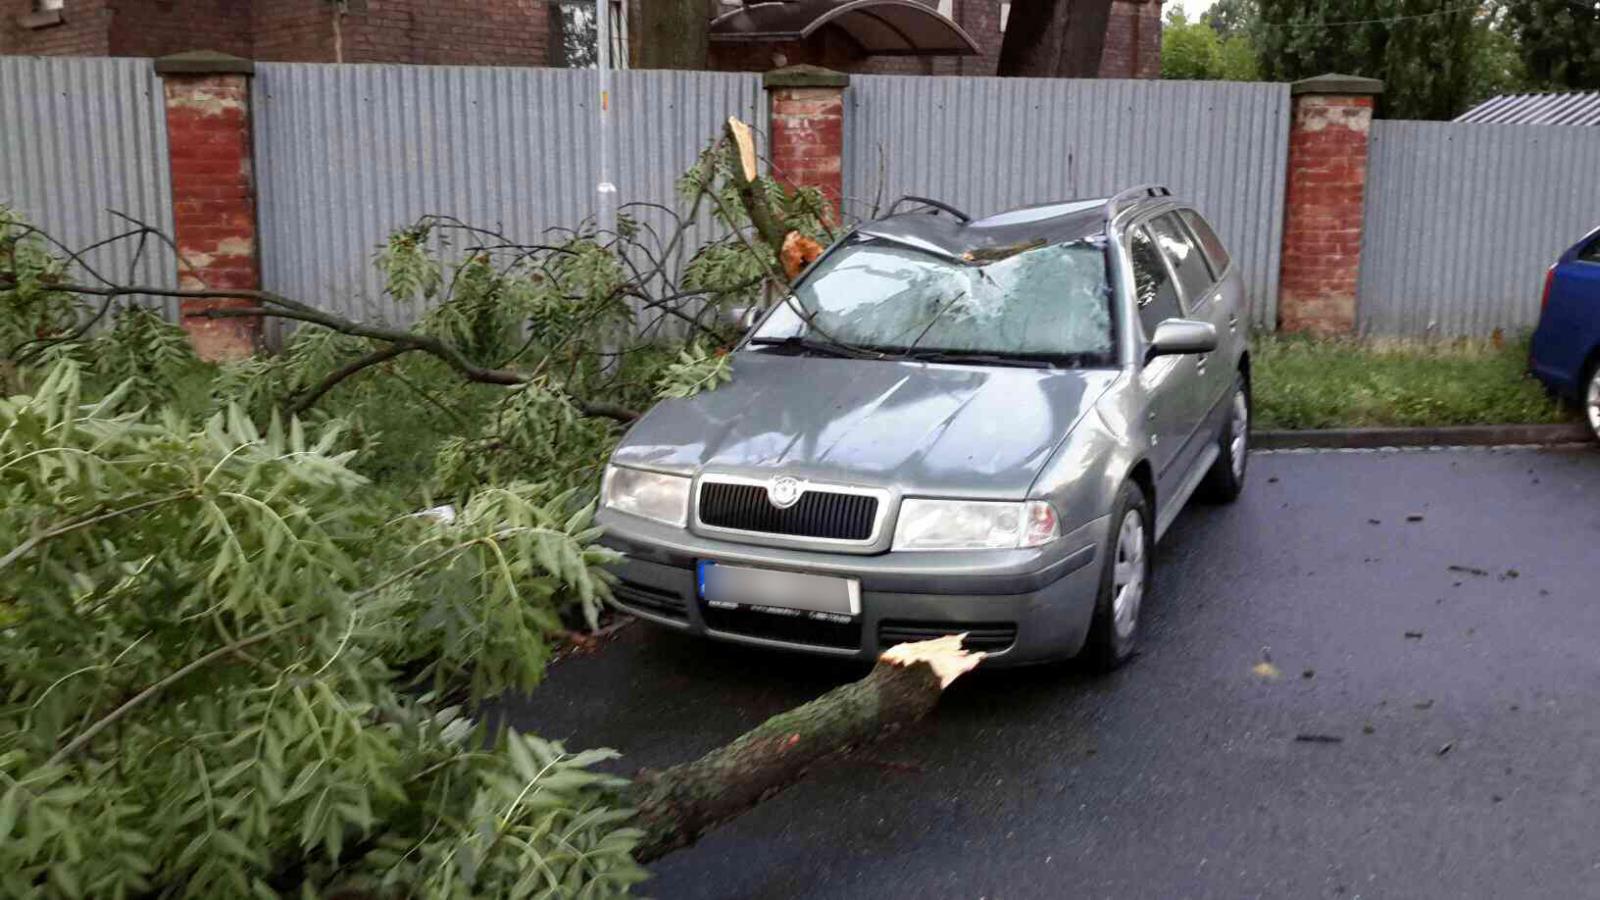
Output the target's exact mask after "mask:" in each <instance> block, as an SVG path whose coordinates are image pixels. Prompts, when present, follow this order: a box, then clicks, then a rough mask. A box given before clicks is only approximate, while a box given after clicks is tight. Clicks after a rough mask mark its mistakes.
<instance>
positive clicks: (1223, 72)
mask: <svg viewBox="0 0 1600 900" xmlns="http://www.w3.org/2000/svg"><path fill="white" fill-rule="evenodd" d="M1161 77H1162V78H1167V79H1180V80H1209V81H1255V80H1256V79H1257V78H1258V77H1260V72H1259V67H1258V66H1257V65H1256V54H1255V48H1254V47H1253V46H1251V44H1250V38H1249V36H1248V35H1245V34H1233V35H1228V36H1223V35H1222V34H1220V33H1219V32H1218V31H1217V30H1216V29H1215V28H1213V27H1212V26H1211V25H1210V24H1209V23H1207V22H1206V21H1204V20H1202V21H1200V22H1189V21H1188V20H1187V19H1185V18H1184V15H1183V10H1182V9H1179V8H1177V7H1174V8H1173V9H1172V11H1171V12H1169V13H1168V14H1167V21H1166V24H1165V25H1164V26H1163V27H1162V29H1161Z"/></svg>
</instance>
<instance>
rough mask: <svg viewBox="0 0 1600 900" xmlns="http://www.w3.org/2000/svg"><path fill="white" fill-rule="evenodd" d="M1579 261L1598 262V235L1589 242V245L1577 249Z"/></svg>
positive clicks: (1599, 242) (1599, 244)
mask: <svg viewBox="0 0 1600 900" xmlns="http://www.w3.org/2000/svg"><path fill="white" fill-rule="evenodd" d="M1578 259H1579V261H1581V262H1592V263H1600V237H1597V238H1595V239H1594V240H1592V241H1590V242H1589V246H1587V247H1585V248H1583V249H1582V250H1579V251H1578Z"/></svg>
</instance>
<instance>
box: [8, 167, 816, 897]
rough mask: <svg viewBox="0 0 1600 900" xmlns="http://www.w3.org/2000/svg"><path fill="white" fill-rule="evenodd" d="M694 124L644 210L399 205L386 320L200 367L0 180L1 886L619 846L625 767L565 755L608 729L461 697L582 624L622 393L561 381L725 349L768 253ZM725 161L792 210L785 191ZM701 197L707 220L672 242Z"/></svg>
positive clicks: (604, 863) (632, 874) (701, 373)
mask: <svg viewBox="0 0 1600 900" xmlns="http://www.w3.org/2000/svg"><path fill="white" fill-rule="evenodd" d="M723 158H724V156H723V155H722V154H717V153H708V154H707V155H706V156H705V157H703V158H702V160H701V163H700V164H699V165H697V166H696V169H695V171H693V172H691V173H690V174H689V175H688V176H686V177H685V179H684V182H683V186H684V188H685V191H686V194H685V198H686V201H687V202H688V203H689V205H690V210H689V213H688V215H687V216H686V217H684V218H683V219H681V220H680V221H679V223H678V227H677V228H676V230H675V231H670V232H669V233H667V234H658V233H657V232H656V231H654V230H652V228H651V227H648V226H647V225H646V224H645V223H643V222H642V221H637V220H635V219H634V218H632V217H629V216H625V217H624V218H623V220H622V227H619V229H618V234H617V235H616V236H606V237H604V238H603V237H602V236H601V235H598V234H596V233H595V232H594V231H593V230H592V229H588V230H582V231H577V232H570V231H566V232H552V235H551V236H547V238H548V240H547V241H546V242H545V243H540V244H517V243H515V242H513V241H511V240H509V239H507V238H505V237H504V236H502V235H499V234H496V233H494V232H489V231H484V230H480V229H476V228H472V227H470V226H467V225H465V224H464V223H460V222H456V221H454V220H451V219H445V218H439V217H425V218H423V219H422V220H419V221H418V222H416V223H413V224H412V225H410V226H408V227H406V228H404V229H402V230H401V231H399V232H397V233H396V234H395V235H394V236H393V237H392V238H391V239H390V240H389V241H388V242H387V243H386V245H385V246H384V247H383V248H382V249H381V250H380V251H379V252H378V254H377V255H376V263H377V265H378V267H379V269H380V271H381V273H382V275H383V280H384V284H385V288H386V292H387V298H388V302H390V303H391V304H392V307H391V311H392V315H386V316H383V317H381V318H383V319H384V320H385V321H394V322H400V323H402V324H400V325H398V326H389V325H379V326H368V325H363V324H362V323H350V322H342V321H339V320H333V321H328V320H326V319H324V320H323V321H321V322H320V323H319V322H317V321H316V319H317V318H318V317H317V316H311V318H312V320H313V321H294V322H292V323H291V324H292V325H293V330H292V331H291V332H290V333H289V336H288V338H287V340H286V341H285V343H284V345H283V347H282V349H281V352H279V353H277V354H275V355H271V356H262V357H257V358H252V359H244V360H235V361H229V362H226V363H222V364H216V365H213V364H209V363H205V362H202V361H201V360H199V359H197V358H196V357H195V355H194V353H193V352H192V350H191V349H190V346H189V343H188V341H187V340H186V339H185V338H184V335H183V333H182V332H181V330H179V329H177V328H176V327H174V326H173V325H171V324H170V323H167V322H164V321H163V320H162V319H161V318H160V316H158V315H157V314H155V313H154V312H152V311H150V310H147V309H144V308H141V307H138V306H130V307H128V308H126V309H120V310H119V309H118V308H117V307H118V304H120V303H121V302H123V301H125V300H127V299H129V298H128V297H127V296H125V295H124V294H123V293H122V292H120V291H117V290H112V291H111V292H110V293H111V295H110V296H105V295H102V294H93V293H90V294H84V293H74V292H72V291H69V290H66V289H65V288H68V287H74V286H77V287H82V286H83V283H84V280H85V273H84V271H81V268H82V267H81V264H80V263H77V262H75V261H73V260H72V259H71V257H70V256H69V255H68V254H65V253H64V252H62V248H60V247H59V246H57V245H54V244H52V243H51V242H50V241H49V240H47V239H46V238H45V236H43V235H42V234H40V233H39V232H37V231H35V230H34V229H32V228H30V227H29V226H27V225H25V224H23V223H21V222H19V221H18V220H16V219H15V218H14V217H12V216H11V215H10V214H9V213H4V212H3V211H0V896H35V895H43V896H95V897H99V896H129V895H160V896H173V897H179V896H181V897H242V896H246V895H249V896H257V897H271V896H290V895H300V896H303V897H317V896H371V897H478V896H495V897H498V896H511V897H522V896H537V897H569V896H571V897H608V896H617V895H620V894H623V893H626V892H627V891H628V890H629V889H630V887H631V886H632V885H634V884H636V883H637V882H639V881H640V880H641V879H642V878H643V877H644V873H643V871H642V870H641V869H640V868H639V867H638V866H637V865H636V864H635V863H634V861H633V859H632V856H631V851H632V848H633V847H634V846H635V844H636V842H637V840H638V838H639V834H638V832H637V831H635V830H634V829H632V828H631V827H629V822H630V820H631V812H630V811H629V810H627V809H624V808H622V804H621V800H620V799H619V797H620V793H619V789H620V788H621V787H622V786H623V782H621V781H619V780H618V779H616V778H613V777H611V776H608V775H604V774H601V773H598V772H595V771H592V768H591V767H592V766H593V765H594V764H596V763H598V762H601V761H602V760H604V759H607V758H609V757H610V756H611V754H610V753H609V751H590V752H586V753H568V752H567V751H565V750H564V749H563V748H562V747H561V746H560V745H559V744H555V743H551V742H547V741H544V740H542V739H540V738H537V737H535V736H532V735H522V734H514V733H509V734H501V735H492V734H489V733H488V732H487V730H486V729H485V728H483V727H482V726H480V725H478V724H476V723H474V722H473V721H472V720H471V719H470V718H469V717H468V716H467V715H466V714H465V713H464V712H463V711H462V710H463V709H470V708H471V707H472V706H473V705H474V704H476V703H477V702H479V701H481V700H482V699H484V698H486V697H489V696H492V695H494V694H497V693H500V692H503V691H507V690H527V689H529V688H532V687H533V686H535V685H536V684H538V683H539V681H540V679H541V677H542V676H543V674H544V671H545V667H546V665H547V664H548V662H549V660H550V646H551V643H552V641H553V640H555V639H556V638H557V637H558V636H560V635H561V634H562V633H563V632H564V631H565V630H566V629H567V628H569V627H579V626H580V624H581V625H586V626H588V627H594V626H595V625H596V624H597V620H598V616H599V614H600V612H601V609H602V604H603V602H604V601H605V599H606V598H607V596H608V591H609V585H610V576H609V575H608V574H607V571H606V568H605V567H606V565H607V564H608V563H609V562H611V561H612V560H613V558H614V557H613V554H612V553H611V552H610V551H608V550H606V549H604V548H602V547H601V546H599V545H598V544H597V543H596V541H597V539H598V538H599V531H598V529H597V528H596V527H595V526H594V525H593V522H592V518H591V505H592V497H593V494H594V493H595V489H596V488H597V486H598V480H599V471H600V466H601V464H602V462H603V460H604V459H605V457H606V455H607V453H608V452H609V450H610V448H611V445H612V442H613V440H614V439H615V437H616V435H617V434H618V433H619V431H620V426H619V424H618V422H617V421H615V420H614V419H612V418H604V417H601V416H597V415H591V414H589V412H590V411H591V410H594V409H596V408H597V406H601V405H605V406H615V405H616V404H619V403H622V404H631V405H633V406H635V407H642V406H644V405H646V404H648V403H651V402H653V401H654V400H655V399H656V398H657V397H658V396H672V397H685V396H690V395H692V394H694V393H697V392H699V391H702V390H709V389H712V388H714V387H716V386H717V385H718V384H720V383H722V382H725V381H726V380H727V379H728V377H729V362H728V358H727V356H726V355H725V354H724V353H723V352H721V351H719V350H715V349H711V348H715V347H718V346H719V345H721V344H723V343H724V342H725V341H726V339H727V338H728V335H726V334H724V333H722V332H721V331H719V330H718V327H717V326H715V325H712V324H708V323H712V322H715V321H716V320H717V315H716V314H717V313H718V312H719V311H720V310H721V308H722V307H724V306H728V305H737V304H747V303H753V302H759V301H760V300H761V299H762V298H763V297H764V296H765V295H766V290H767V288H768V287H769V286H770V283H771V282H772V281H773V280H774V279H773V275H772V273H773V272H774V271H776V260H774V259H772V254H771V252H770V249H768V248H766V247H764V246H762V245H760V244H759V243H755V242H752V241H751V240H749V236H748V233H747V232H748V229H749V223H748V221H746V218H745V216H744V213H743V208H742V206H741V205H740V204H739V203H738V200H737V198H736V196H735V195H734V193H733V192H732V190H731V188H730V187H729V186H728V184H727V180H726V175H727V172H726V169H725V164H724V163H722V162H720V161H719V160H722V159H723ZM759 190H760V191H761V192H762V194H763V195H764V196H765V197H767V198H768V200H769V202H770V203H771V204H772V205H773V207H774V210H775V212H776V213H777V215H778V216H779V217H780V218H782V219H783V220H784V224H785V225H786V226H788V227H793V228H795V229H797V230H800V231H802V233H804V234H807V235H809V236H817V237H826V235H827V228H828V226H827V223H826V221H825V218H824V212H823V211H824V210H825V205H824V204H823V202H822V198H821V196H820V195H819V194H817V193H816V192H815V191H800V192H795V193H792V194H791V193H787V192H785V191H782V190H780V189H779V188H778V187H777V186H776V185H775V184H774V183H772V182H771V181H770V180H766V179H763V180H762V182H761V183H760V185H759ZM706 212H709V213H710V217H709V218H710V219H711V220H712V221H714V222H715V223H716V225H717V227H718V228H720V236H718V237H715V238H714V239H712V240H710V241H707V242H704V243H702V244H700V245H698V246H695V247H688V246H685V245H686V243H687V241H688V240H690V239H691V238H692V236H693V235H694V234H698V233H700V232H699V231H698V230H696V229H700V228H703V225H695V224H694V223H695V222H702V223H703V221H704V220H705V219H706V218H707V217H706V216H705V215H704V213H706ZM652 241H653V242H654V243H652ZM685 260H687V262H684V261H685ZM88 280H89V281H90V282H91V285H92V286H93V287H94V288H95V289H97V290H98V289H100V288H101V283H100V282H98V281H94V280H93V279H92V278H91V279H88ZM260 302H262V303H264V304H267V305H268V306H271V308H272V309H274V310H277V311H279V312H285V313H295V312H296V310H297V307H295V306H292V305H288V304H280V305H276V306H273V305H272V303H271V302H270V301H267V300H261V301H260ZM298 309H300V310H304V308H303V307H300V308H298ZM290 318H291V319H293V318H295V316H292V315H291V316H290ZM197 423H198V424H197ZM441 500H442V501H446V505H442V506H438V507H435V508H434V509H431V510H429V511H428V512H427V513H416V512H415V510H417V509H418V508H420V507H423V506H429V505H432V504H434V503H437V502H439V501H441Z"/></svg>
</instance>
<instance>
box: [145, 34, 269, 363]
mask: <svg viewBox="0 0 1600 900" xmlns="http://www.w3.org/2000/svg"><path fill="white" fill-rule="evenodd" d="M164 62H165V61H164V60H163V61H161V62H158V70H159V67H160V65H161V63H164ZM239 62H242V61H239ZM163 78H164V80H165V83H164V91H165V96H166V106H167V140H168V144H169V146H170V148H171V149H170V151H169V155H170V160H171V167H172V224H173V239H174V240H175V241H176V242H177V245H178V255H179V259H180V264H179V267H178V286H179V287H180V288H183V289H185V290H194V289H210V290H254V289H257V288H259V287H260V284H261V275H260V265H259V263H258V260H257V257H256V208H255V173H254V167H253V165H252V163H251V142H250V82H249V78H248V76H247V75H245V74H240V73H215V74H205V73H202V74H194V73H189V72H176V73H172V72H164V73H163ZM248 305H250V304H249V302H248V301H243V300H213V299H185V300H183V301H181V303H180V306H179V311H180V314H181V316H182V318H183V326H184V328H185V329H186V330H188V332H189V335H190V339H191V340H192V341H193V342H194V345H195V350H196V351H197V352H199V353H200V355H201V356H202V357H205V358H206V359H226V358H237V357H241V356H248V355H250V354H251V353H253V352H255V350H256V349H257V347H258V345H259V335H260V325H261V320H260V319H258V318H216V319H212V318H205V317H204V315H203V314H204V313H205V312H206V311H207V310H212V309H222V308H227V307H238V306H248Z"/></svg>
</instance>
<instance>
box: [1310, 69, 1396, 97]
mask: <svg viewBox="0 0 1600 900" xmlns="http://www.w3.org/2000/svg"><path fill="white" fill-rule="evenodd" d="M1289 93H1290V94H1292V95H1294V96H1296V97H1298V96H1300V95H1301V94H1344V95H1346V96H1357V97H1370V96H1373V95H1376V94H1381V93H1383V82H1381V81H1379V80H1378V79H1376V78H1363V77H1361V76H1360V75H1335V74H1331V73H1330V74H1327V75H1318V76H1317V77H1315V78H1302V79H1301V80H1299V81H1296V82H1294V83H1293V84H1291V85H1290V86H1289Z"/></svg>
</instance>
